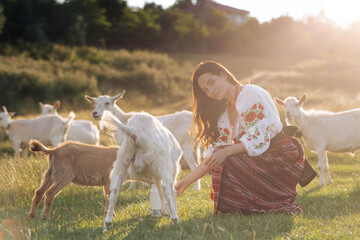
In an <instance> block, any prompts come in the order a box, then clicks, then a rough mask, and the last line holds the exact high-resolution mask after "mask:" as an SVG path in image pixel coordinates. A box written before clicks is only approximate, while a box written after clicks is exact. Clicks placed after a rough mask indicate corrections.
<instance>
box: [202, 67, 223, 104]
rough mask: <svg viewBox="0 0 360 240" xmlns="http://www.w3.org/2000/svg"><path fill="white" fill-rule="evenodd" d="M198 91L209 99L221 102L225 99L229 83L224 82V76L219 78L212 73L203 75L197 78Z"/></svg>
mask: <svg viewBox="0 0 360 240" xmlns="http://www.w3.org/2000/svg"><path fill="white" fill-rule="evenodd" d="M198 83H199V86H200V89H201V90H202V91H203V92H204V93H205V94H206V95H207V96H208V97H209V98H213V99H216V100H223V99H224V98H225V97H226V94H227V90H228V87H229V85H230V82H229V81H228V80H226V74H224V73H221V75H220V76H218V75H216V74H212V73H203V74H201V75H200V76H199V78H198Z"/></svg>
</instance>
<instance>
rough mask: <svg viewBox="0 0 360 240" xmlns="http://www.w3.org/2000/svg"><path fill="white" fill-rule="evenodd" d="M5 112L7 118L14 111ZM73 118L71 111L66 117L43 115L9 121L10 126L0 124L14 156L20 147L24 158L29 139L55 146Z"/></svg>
mask: <svg viewBox="0 0 360 240" xmlns="http://www.w3.org/2000/svg"><path fill="white" fill-rule="evenodd" d="M5 109H6V108H5ZM4 113H5V112H4ZM6 113H7V111H6ZM7 114H8V117H9V120H10V116H13V115H14V113H11V114H9V113H7ZM74 118H75V114H74V113H73V112H71V113H70V114H69V116H68V118H67V119H62V118H60V117H58V116H43V117H38V118H34V119H19V120H13V121H11V122H10V127H9V125H8V124H7V125H6V126H4V125H2V127H4V128H5V130H6V132H7V134H8V136H9V139H10V142H11V144H12V146H13V148H14V157H15V158H17V157H18V156H19V154H20V149H22V155H23V157H24V158H26V157H27V155H28V149H27V146H28V144H29V141H30V140H31V139H37V140H39V141H42V142H43V143H45V144H47V145H49V144H50V145H53V146H57V145H58V144H59V143H61V142H62V141H63V139H64V136H66V134H67V129H68V127H69V124H70V122H71V121H72V120H73V119H74Z"/></svg>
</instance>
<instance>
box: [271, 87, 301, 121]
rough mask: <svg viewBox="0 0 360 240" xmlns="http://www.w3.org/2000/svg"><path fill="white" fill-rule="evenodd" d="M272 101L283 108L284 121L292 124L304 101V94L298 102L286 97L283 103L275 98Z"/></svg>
mask: <svg viewBox="0 0 360 240" xmlns="http://www.w3.org/2000/svg"><path fill="white" fill-rule="evenodd" d="M274 101H275V102H276V103H277V104H279V105H282V106H285V116H286V121H287V122H288V123H289V124H294V121H295V118H296V117H297V116H299V114H300V108H301V105H302V104H303V103H304V102H305V101H306V94H304V95H303V96H302V97H301V98H300V100H297V99H296V98H294V97H287V98H286V99H285V100H284V101H283V100H281V99H279V98H277V97H275V98H274Z"/></svg>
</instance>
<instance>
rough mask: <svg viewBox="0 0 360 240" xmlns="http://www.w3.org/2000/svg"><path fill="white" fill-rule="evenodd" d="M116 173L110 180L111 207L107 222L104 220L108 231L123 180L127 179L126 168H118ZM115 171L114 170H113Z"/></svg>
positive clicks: (105, 228)
mask: <svg viewBox="0 0 360 240" xmlns="http://www.w3.org/2000/svg"><path fill="white" fill-rule="evenodd" d="M117 170H118V171H115V173H114V174H112V175H113V176H112V178H111V180H110V199H109V207H108V212H107V214H106V218H105V222H104V231H103V232H106V231H107V230H108V229H109V228H110V226H111V224H112V222H113V217H114V209H115V204H116V201H117V198H118V196H119V192H120V187H121V185H122V183H123V182H125V181H126V168H124V169H117ZM113 171H114V170H113Z"/></svg>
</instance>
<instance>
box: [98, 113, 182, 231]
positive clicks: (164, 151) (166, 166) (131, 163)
mask: <svg viewBox="0 0 360 240" xmlns="http://www.w3.org/2000/svg"><path fill="white" fill-rule="evenodd" d="M100 128H102V129H103V128H105V129H107V130H108V131H111V132H113V133H114V136H115V140H116V142H117V144H119V145H120V149H119V151H118V154H117V158H116V161H115V163H114V168H113V169H112V170H111V174H110V203H109V211H108V213H107V216H106V219H105V223H104V232H105V231H107V229H108V228H109V226H110V225H111V223H112V221H113V214H114V207H115V203H116V201H117V197H118V195H119V190H120V187H121V185H122V184H123V183H124V181H125V180H126V173H127V172H129V173H130V174H131V175H132V176H133V177H134V178H135V179H137V180H140V181H144V182H147V183H151V182H153V183H155V185H156V187H157V189H158V191H159V196H160V199H161V202H162V209H163V210H164V209H165V204H166V202H167V204H168V206H169V210H170V218H171V219H172V220H173V221H176V222H177V223H179V217H178V215H177V213H176V210H175V206H174V203H173V191H174V184H175V181H176V176H177V174H178V170H179V161H180V158H181V154H182V152H181V148H180V146H179V143H178V142H177V140H176V139H175V137H174V136H173V135H172V133H171V132H170V131H169V130H168V129H167V128H165V127H164V126H163V125H162V124H161V122H160V121H159V120H157V119H156V118H154V117H152V116H151V115H150V114H147V113H143V112H142V113H136V114H134V115H133V116H132V117H131V118H130V119H129V121H128V123H127V125H125V124H123V123H122V122H120V121H119V120H118V119H117V118H116V117H115V116H114V115H112V113H111V112H109V111H104V113H103V116H102V119H101V122H100ZM165 199H166V201H165Z"/></svg>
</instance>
